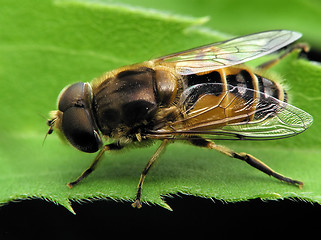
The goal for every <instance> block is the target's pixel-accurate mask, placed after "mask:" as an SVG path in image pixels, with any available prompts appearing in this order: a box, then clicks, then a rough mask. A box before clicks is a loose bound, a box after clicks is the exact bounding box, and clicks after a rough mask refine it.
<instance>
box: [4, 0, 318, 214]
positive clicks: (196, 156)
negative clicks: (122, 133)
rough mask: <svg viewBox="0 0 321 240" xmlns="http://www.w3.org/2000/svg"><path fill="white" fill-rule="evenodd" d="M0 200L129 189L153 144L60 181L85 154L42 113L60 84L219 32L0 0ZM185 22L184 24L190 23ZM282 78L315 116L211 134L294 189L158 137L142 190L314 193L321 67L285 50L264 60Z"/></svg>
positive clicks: (156, 18) (76, 169)
mask: <svg viewBox="0 0 321 240" xmlns="http://www.w3.org/2000/svg"><path fill="white" fill-rule="evenodd" d="M0 4H1V6H2V7H1V8H0V25H1V31H0V79H1V83H2V84H1V88H0V101H1V103H2V105H1V115H0V133H1V137H0V164H1V168H0V176H1V181H0V203H7V202H8V201H13V200H17V199H26V198H34V197H37V198H44V199H48V200H50V201H53V202H56V203H58V204H61V205H63V206H65V207H66V208H68V209H69V210H70V211H72V208H71V205H70V204H71V202H70V201H81V200H85V199H96V198H111V199H117V200H120V199H121V200H128V201H131V200H133V198H134V197H135V193H136V186H137V183H138V180H139V175H140V172H141V170H142V169H143V167H144V166H145V164H146V163H147V161H148V159H149V157H150V156H151V155H152V154H153V152H154V151H155V150H156V148H157V144H155V145H154V146H151V147H148V148H141V149H129V150H125V151H123V152H121V153H117V154H116V153H115V154H112V153H110V154H106V156H105V159H104V161H103V162H102V163H101V164H100V166H99V167H98V169H97V170H96V171H95V172H94V173H93V174H92V175H90V176H89V177H88V178H87V179H86V180H84V181H83V182H82V183H81V184H79V185H77V186H76V187H74V188H73V189H71V190H70V189H69V188H67V187H66V183H67V182H70V181H72V180H74V179H75V178H76V177H77V176H78V175H79V174H80V173H81V172H82V171H83V170H84V169H85V168H87V167H88V166H89V164H90V163H91V161H92V160H93V158H94V157H95V154H86V153H81V152H79V151H77V150H75V149H73V148H72V147H70V146H68V145H64V144H62V143H61V141H60V140H59V139H58V137H57V135H55V134H53V135H51V136H48V138H47V140H46V142H45V144H44V146H42V141H43V139H44V135H45V133H46V131H47V130H48V128H47V126H46V124H45V119H44V118H43V117H42V116H45V117H47V116H48V112H49V111H50V110H54V109H55V108H56V106H55V105H56V98H57V96H58V94H59V92H60V90H61V89H62V88H63V87H65V86H66V85H67V84H70V83H73V82H77V81H84V82H86V81H90V80H91V79H93V78H95V77H98V76H99V75H100V74H102V73H104V72H105V71H108V70H111V69H114V68H117V67H120V66H122V65H126V64H132V63H135V62H142V61H144V60H147V59H152V58H155V57H158V56H161V55H165V54H169V53H172V52H177V51H181V50H184V49H188V48H191V47H195V46H199V45H204V44H207V43H210V42H215V41H217V40H222V39H223V38H224V35H222V34H218V33H215V31H208V30H207V31H205V32H204V31H203V29H202V25H201V24H203V23H204V20H205V19H204V18H195V17H185V16H182V15H175V14H170V13H168V12H162V11H160V10H156V9H145V8H142V7H132V6H130V5H125V4H110V3H107V2H103V1H100V2H98V1H93V2H90V1H49V0H41V1H39V0H30V1H22V0H19V1H9V0H0ZM191 29H193V30H192V31H191ZM272 70H273V71H274V72H276V73H277V74H279V75H280V76H282V77H283V78H284V79H285V80H286V81H285V82H286V85H289V87H290V94H291V96H292V103H293V104H294V105H295V106H297V107H299V108H302V109H304V110H305V111H307V112H309V113H310V114H311V115H313V117H314V119H315V120H314V124H313V125H312V127H311V128H310V129H309V130H308V131H306V132H304V133H303V134H301V135H299V136H297V137H294V138H290V139H285V140H279V141H268V142H221V144H226V145H227V146H229V147H231V148H233V149H235V150H237V151H240V152H248V153H251V154H252V155H254V156H256V157H258V158H260V159H261V160H262V161H263V162H265V163H266V164H268V165H269V166H271V167H272V168H273V169H275V170H277V171H278V172H280V173H283V174H284V175H286V176H290V177H293V178H295V179H298V180H302V181H304V183H305V187H304V188H303V189H302V190H300V189H297V188H295V187H293V186H290V185H287V184H284V183H280V182H279V181H277V180H275V179H272V178H270V177H268V176H266V175H265V174H263V173H261V172H259V171H257V170H255V169H253V168H251V167H249V166H248V165H247V164H245V163H243V162H241V161H238V160H235V159H230V158H228V157H226V156H223V155H221V154H219V153H216V152H213V151H210V150H204V149H199V148H196V147H192V146H190V145H185V144H183V143H175V144H172V145H170V146H169V147H168V149H167V151H166V152H165V153H164V154H163V155H162V156H161V159H160V160H159V163H158V164H157V166H156V167H155V168H153V169H152V170H151V172H150V174H149V175H148V177H147V179H146V181H145V184H144V190H143V200H144V201H146V202H148V203H151V204H159V205H161V206H164V207H168V206H167V205H166V203H164V202H163V200H162V197H161V196H164V195H168V194H176V193H178V192H180V193H185V194H192V195H196V196H204V197H208V198H216V199H222V200H224V201H242V200H247V199H253V198H264V199H280V198H288V197H293V198H301V199H305V200H307V201H313V202H318V203H320V202H321V185H320V184H319V182H320V181H321V179H320V178H321V174H320V173H321V170H320V169H321V151H320V148H319V146H320V143H321V142H320V141H321V140H320V139H321V138H320V131H319V129H321V126H320V111H319V110H318V109H319V107H318V106H319V105H320V101H321V98H320V96H319V94H320V81H321V78H320V76H321V67H320V65H318V64H314V63H310V62H308V61H306V60H297V54H296V53H294V54H291V55H290V56H289V57H287V58H286V59H284V60H283V61H282V62H281V63H280V64H279V65H278V66H276V67H274V68H273V69H272Z"/></svg>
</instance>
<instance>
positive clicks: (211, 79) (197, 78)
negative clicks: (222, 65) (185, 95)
mask: <svg viewBox="0 0 321 240" xmlns="http://www.w3.org/2000/svg"><path fill="white" fill-rule="evenodd" d="M186 78H187V87H190V86H193V85H196V84H201V83H222V79H221V74H220V73H219V72H217V71H212V72H210V73H206V74H202V75H198V74H191V75H187V76H186Z"/></svg>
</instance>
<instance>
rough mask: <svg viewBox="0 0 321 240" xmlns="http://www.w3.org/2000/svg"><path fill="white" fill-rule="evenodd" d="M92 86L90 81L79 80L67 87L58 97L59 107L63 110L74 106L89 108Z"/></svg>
mask: <svg viewBox="0 0 321 240" xmlns="http://www.w3.org/2000/svg"><path fill="white" fill-rule="evenodd" d="M90 98H91V87H90V85H89V84H88V83H83V82H78V83H74V84H72V85H69V86H67V87H65V88H64V89H63V90H62V91H61V93H60V94H59V97H58V109H59V110H60V111H62V112H64V111H66V110H67V109H68V108H70V107H73V106H78V107H85V108H88V106H87V105H88V104H87V103H89V102H90Z"/></svg>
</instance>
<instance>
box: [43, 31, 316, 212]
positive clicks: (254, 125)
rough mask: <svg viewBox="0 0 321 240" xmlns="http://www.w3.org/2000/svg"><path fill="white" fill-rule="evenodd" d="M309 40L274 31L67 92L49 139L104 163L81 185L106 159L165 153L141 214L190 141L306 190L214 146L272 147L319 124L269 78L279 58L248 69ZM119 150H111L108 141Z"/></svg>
mask: <svg viewBox="0 0 321 240" xmlns="http://www.w3.org/2000/svg"><path fill="white" fill-rule="evenodd" d="M300 37H301V34H300V33H297V32H293V31H287V30H274V31H266V32H260V33H255V34H251V35H246V36H242V37H238V38H233V39H230V40H227V41H223V42H217V43H214V44H210V45H206V46H202V47H198V48H194V49H191V50H187V51H183V52H179V53H174V54H171V55H168V56H164V57H160V58H156V59H153V60H150V61H146V62H143V63H140V64H135V65H130V66H125V67H121V68H119V69H116V70H112V71H110V72H107V73H105V74H104V75H103V76H101V77H100V78H97V79H95V80H93V81H92V82H91V83H83V82H78V83H74V84H72V85H69V86H67V87H65V88H64V89H63V90H62V91H61V93H60V95H59V97H58V104H57V105H58V110H56V111H52V112H51V118H50V120H48V122H47V123H48V125H49V131H48V133H47V134H51V133H52V132H53V131H57V132H59V133H60V135H61V136H62V137H63V138H65V139H67V141H68V142H69V143H70V144H71V145H72V146H74V147H75V148H77V149H78V150H80V151H83V152H90V153H93V152H97V151H99V153H98V155H97V156H96V158H95V159H94V161H93V162H92V164H91V165H90V166H89V168H88V169H86V170H85V171H84V172H83V173H82V174H81V175H80V176H79V177H78V178H77V179H76V180H75V181H73V182H70V183H68V184H67V185H68V186H69V187H70V188H72V187H73V186H75V185H76V184H78V183H79V182H80V181H81V180H83V179H84V178H85V177H86V176H88V175H89V174H90V173H91V172H92V171H93V170H94V169H95V168H96V166H97V164H98V162H99V161H100V160H101V159H102V157H103V155H104V153H105V152H106V151H118V150H121V149H123V148H124V147H126V146H129V145H132V144H135V145H137V146H142V147H143V146H146V143H148V142H154V141H160V142H161V143H160V146H159V147H158V149H157V150H156V152H155V153H154V154H153V155H152V157H151V158H150V160H149V161H148V163H147V165H146V167H145V168H144V169H143V171H142V173H141V176H140V180H139V183H138V188H137V194H136V199H135V201H134V203H133V204H132V205H133V207H137V208H140V207H141V206H142V203H141V193H142V186H143V182H144V180H145V177H146V175H147V173H148V171H149V170H150V168H151V167H152V165H153V164H154V162H155V161H156V159H157V158H158V157H159V155H160V153H161V152H163V151H164V150H165V148H166V146H167V145H168V144H169V143H172V142H174V141H176V140H182V141H185V142H188V143H190V144H192V145H196V146H199V147H204V148H208V149H215V150H217V151H219V152H221V153H223V154H225V155H227V156H229V157H232V158H236V159H240V160H243V161H245V162H246V163H248V164H249V165H251V166H252V167H254V168H257V169H258V170H260V171H262V172H264V173H266V174H268V175H270V176H273V177H275V178H277V179H279V180H281V181H283V182H287V183H289V184H293V185H296V186H298V187H302V186H303V182H301V181H298V180H294V179H291V178H288V177H285V176H283V175H281V174H279V173H277V172H275V171H274V170H272V169H271V168H270V167H268V166H267V165H265V164H264V163H263V162H261V161H260V160H259V159H257V158H255V157H254V156H252V155H250V154H247V153H237V152H234V151H233V150H231V149H229V148H227V147H225V146H222V145H217V144H216V143H215V142H214V140H267V139H280V138H286V137H291V136H295V135H297V134H299V133H301V132H303V131H304V130H306V129H307V128H308V127H309V126H310V125H311V124H312V121H313V119H312V116H311V115H309V114H308V113H306V112H304V111H303V110H300V109H299V108H296V107H294V106H292V105H290V104H288V103H287V99H288V94H287V91H286V90H285V89H284V88H283V87H282V85H281V84H280V83H279V82H277V81H274V80H273V79H270V78H269V77H267V76H268V75H267V74H266V73H265V71H266V70H267V69H268V68H270V67H271V66H273V65H275V64H277V63H278V62H279V60H280V59H282V58H283V57H284V56H286V55H287V54H288V53H289V52H291V51H292V50H293V49H295V48H305V46H302V45H301V46H300V45H296V46H297V47H293V48H290V50H288V51H286V52H285V53H283V54H282V55H280V56H279V57H278V58H276V59H273V60H270V61H269V62H266V63H264V64H262V65H260V66H258V67H257V68H254V69H251V68H249V67H246V66H244V65H243V63H245V62H247V61H250V60H252V59H255V58H259V57H261V56H263V55H266V54H269V53H272V52H274V51H276V50H278V49H280V48H282V47H284V46H286V45H289V44H290V43H292V42H294V41H296V40H297V39H298V38H300ZM106 139H107V140H108V141H110V142H112V143H109V144H104V143H103V142H104V141H105V140H106Z"/></svg>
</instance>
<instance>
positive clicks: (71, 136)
mask: <svg viewBox="0 0 321 240" xmlns="http://www.w3.org/2000/svg"><path fill="white" fill-rule="evenodd" d="M62 130H63V133H64V135H65V137H66V138H67V140H68V141H69V142H70V143H71V144H72V145H73V146H74V147H75V148H77V149H78V150H80V151H83V152H89V153H93V152H97V151H98V150H99V148H100V147H101V145H102V140H101V138H100V135H99V133H98V132H97V131H96V130H95V127H94V122H93V120H92V117H91V114H90V113H89V111H88V110H86V109H84V108H79V107H71V108H68V109H67V110H66V111H65V112H64V114H63V118H62Z"/></svg>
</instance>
